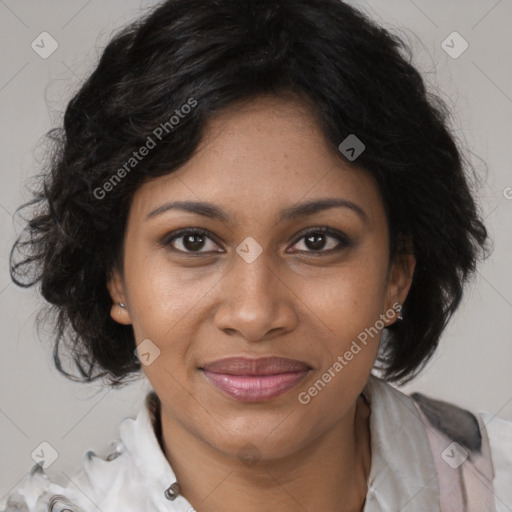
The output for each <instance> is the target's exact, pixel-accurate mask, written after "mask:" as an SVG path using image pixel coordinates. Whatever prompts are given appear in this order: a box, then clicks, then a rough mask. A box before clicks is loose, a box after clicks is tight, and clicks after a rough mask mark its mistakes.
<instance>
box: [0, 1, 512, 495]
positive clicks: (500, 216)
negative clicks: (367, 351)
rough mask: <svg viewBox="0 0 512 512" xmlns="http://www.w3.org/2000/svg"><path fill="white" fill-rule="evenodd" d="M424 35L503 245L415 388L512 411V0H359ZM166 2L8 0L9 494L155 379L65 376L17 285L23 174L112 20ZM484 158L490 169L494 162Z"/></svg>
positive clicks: (65, 466)
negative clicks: (456, 37)
mask: <svg viewBox="0 0 512 512" xmlns="http://www.w3.org/2000/svg"><path fill="white" fill-rule="evenodd" d="M350 3H352V4H355V5H358V6H360V7H362V9H363V10H365V11H366V12H367V13H369V14H370V16H372V17H373V18H375V19H377V20H379V21H380V23H382V24H383V25H385V26H386V27H387V28H391V29H393V30H394V31H399V34H400V35H402V36H403V37H405V38H406V39H407V40H408V41H409V43H410V44H411V45H412V48H413V51H414V56H415V63H416V65H417V66H418V67H419V68H420V70H421V71H422V73H423V75H424V76H425V77H426V80H427V82H428V83H429V84H430V85H432V86H434V87H439V88H440V90H441V91H442V93H441V94H442V97H443V98H444V99H445V100H447V101H448V102H449V105H450V106H451V108H452V110H453V111H454V115H453V128H454V130H455V132H456V133H457V135H458V136H459V137H460V138H461V139H462V141H463V143H465V144H466V145H468V146H469V147H470V148H471V150H472V152H473V153H474V163H475V165H477V167H478V169H479V170H480V173H481V175H482V176H483V178H484V179H483V183H484V185H483V186H482V187H481V188H480V189H479V191H478V194H479V198H480V204H481V207H482V211H483V216H484V217H485V221H486V224H487V226H488V229H489V231H490V233H491V236H492V238H493V239H494V242H495V249H494V253H493V255H492V256H491V258H490V259H488V260H487V261H486V262H485V263H484V264H482V265H481V266H480V267H479V271H478V273H477V275H476V279H475V280H474V282H473V284H472V285H471V286H470V287H469V288H468V290H467V293H466V295H465V298H464V301H463V304H462V306H461V307H460V309H459V311H458V312H457V314H456V316H455V317H454V319H453V320H452V322H451V324H450V325H449V327H448V329H447V330H446V331H445V334H444V337H443V339H442V343H441V346H440V348H439V349H438V352H437V353H436V355H435V357H434V359H433V361H432V362H431V363H430V364H429V366H428V368H427V370H426V371H425V372H424V373H423V374H422V375H421V376H420V377H418V378H417V379H416V380H414V381H413V382H412V383H410V384H409V385H407V386H405V387H404V388H403V390H404V391H406V392H412V391H414V390H418V391H423V392H424V393H427V394H429V395H430V396H434V397H438V398H442V399H445V400H449V401H452V402H455V403H458V404H459V405H461V406H464V407H468V408H470V409H472V410H475V411H476V410H485V411H488V412H491V413H492V414H498V415H499V416H501V417H503V418H506V419H509V420H512V372H511V371H510V363H511V361H512V342H511V341H512V340H511V334H510V330H511V326H512V322H511V319H512V272H510V262H511V256H512V234H511V233H512V231H511V230H512V223H511V221H512V172H511V165H512V164H511V162H512V141H511V127H512V59H511V58H510V52H511V50H512V44H511V43H512V32H511V31H510V20H511V19H512V2H511V1H510V0H500V1H496V0H478V1H477V0H472V1H468V0H451V1H448V2H447V1H440V0H437V1H432V0H428V1H427V0H414V1H413V0H380V1H377V0H373V1H369V2H355V1H352V2H350ZM154 4H155V2H151V1H146V2H141V1H136V0H122V1H121V0H108V1H102V2H100V1H99V0H89V1H84V0H66V1H64V0H60V1H57V0H53V1H49V0H46V1H43V0H38V1H36V0H21V1H14V0H0V42H1V48H2V53H1V56H2V57H1V66H0V111H1V123H0V130H1V133H0V140H1V144H2V160H1V188H0V230H1V233H2V244H1V248H0V251H1V252H0V258H1V261H2V262H3V263H2V265H1V267H0V304H1V306H0V307H1V309H0V314H1V325H2V327H3V329H2V330H3V335H2V345H1V347H2V352H1V355H2V357H1V358H0V468H1V469H0V500H1V499H2V497H3V496H4V495H5V494H6V493H7V492H8V491H9V490H10V489H11V488H12V487H14V486H15V485H16V484H17V483H18V482H19V481H20V479H21V478H23V477H24V475H25V474H26V473H27V471H28V470H29V469H30V468H31V467H32V466H33V465H34V461H33V460H32V459H31V457H30V454H31V452H32V451H33V450H34V449H35V448H36V447H37V446H38V445H39V443H40V442H41V441H47V442H49V443H50V444H51V445H52V446H53V447H54V448H55V449H56V450H57V452H58V454H59V457H58V459H57V460H56V461H55V462H54V463H53V464H52V465H51V466H50V467H49V468H48V469H47V470H46V472H47V473H48V474H49V475H50V476H51V477H52V478H54V479H55V480H56V481H57V482H58V483H60V484H61V485H66V484H67V483H68V478H69V477H72V474H73V471H74V470H75V469H76V468H77V466H78V465H79V464H80V463H81V460H82V457H83V456H84V454H85V452H86V451H87V450H88V449H92V450H93V451H95V452H96V453H99V454H101V453H104V450H106V449H108V445H109V443H110V441H112V440H113V439H115V438H116V437H117V434H118V423H119V421H120V420H121V419H122V418H124V417H125V416H133V415H135V414H136V413H137V411H138V410H139V409H140V407H141V406H142V400H143V397H144V395H145V393H146V391H147V390H148V389H150V387H149V384H148V383H147V381H146V380H145V379H144V378H143V377H142V378H141V379H140V381H139V382H138V383H136V384H133V385H130V386H129V387H128V388H126V389H124V390H121V391H109V390H108V389H104V388H102V387H101V386H100V385H93V386H85V385H79V384H75V383H73V382H71V381H68V380H66V379H65V378H64V377H63V376H61V375H60V374H59V373H58V372H57V371H56V370H55V369H54V368H53V363H52V358H51V337H50V336H49V330H48V331H47V332H44V331H43V333H42V335H41V337H38V336H37V334H36V332H35V328H34V320H35V313H36V311H37V308H38V305H39V304H40V299H39V298H38V297H37V294H36V292H35V291H33V290H29V291H27V290H22V289H19V288H18V287H16V286H15V285H14V284H12V283H10V278H9V273H8V265H7V257H8V251H9V248H10V245H11V243H12V241H13V240H14V233H15V229H19V226H17V225H16V224H15V223H14V221H13V219H12V214H13V212H14V210H15V209H16V207H17V206H19V205H20V204H21V203H22V202H24V201H26V200H27V199H28V197H29V196H28V194H27V192H26V191H25V190H24V184H25V183H26V180H27V178H28V177H29V176H31V175H33V174H35V173H36V172H37V170H38V158H40V156H41V147H40V142H41V136H42V135H43V134H44V133H45V132H46V131H47V130H48V129H50V128H51V127H53V126H55V125H56V124H58V123H59V121H60V115H61V111H62V110H63V109H64V107H65V103H66V100H68V99H69V98H70V97H71V95H72V94H73V92H74V91H75V90H76V89H77V87H78V86H79V84H80V82H81V80H82V79H83V78H84V77H86V76H87V74H88V73H89V72H90V71H91V69H92V67H93V66H94V64H95V63H96V62H97V59H98V57H99V55H100V53H101V50H102V48H103V47H104V46H105V44H106V42H107V41H108V39H109V38H110V36H111V34H112V31H113V30H114V29H116V28H118V27H120V26H122V25H124V24H125V23H126V22H128V21H130V20H132V19H134V18H136V17H137V16H138V15H139V14H140V13H141V8H142V9H146V8H149V7H150V6H151V5H154ZM43 31H46V32H49V33H50V34H51V35H52V37H53V38H55V40H57V42H58V44H59V47H58V49H57V50H56V51H55V52H54V53H53V54H52V55H51V56H50V57H49V58H47V59H42V58H41V57H40V56H39V55H38V54H36V53H35V51H34V50H33V49H32V48H31V43H32V41H33V40H34V39H35V38H36V37H37V36H38V35H39V34H40V33H41V32H43ZM453 31H457V32H459V33H460V34H461V35H462V36H463V37H464V39H465V40H467V42H468V43H469V48H468V49H467V50H466V51H465V52H464V53H463V54H462V55H461V56H460V57H458V58H457V59H453V58H451V57H450V56H448V55H447V53H446V52H445V51H444V50H443V49H442V47H441V43H442V41H443V40H445V39H446V37H447V36H448V35H449V34H451V33H452V32H453ZM482 161H483V162H485V163H486V165H487V167H486V166H485V164H484V163H482Z"/></svg>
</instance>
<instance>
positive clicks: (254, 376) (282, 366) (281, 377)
mask: <svg viewBox="0 0 512 512" xmlns="http://www.w3.org/2000/svg"><path fill="white" fill-rule="evenodd" d="M200 369H201V370H202V371H203V373H204V375H205V376H206V377H207V378H208V380H209V381H210V382H211V383H212V384H213V385H214V386H215V387H216V388H218V389H219V390H221V391H223V392H224V393H226V394H227V395H229V396H231V397H232V398H235V399H236V400H239V401H241V402H261V401H263V400H270V399H272V398H275V397H277V396H279V395H281V394H283V393H285V392H286V391H289V390H290V389H292V388H294V387H295V386H296V385H297V384H298V383H299V382H300V381H301V380H302V379H303V378H304V377H305V376H306V374H307V373H308V372H309V370H310V369H311V367H310V366H308V365H307V364H306V363H303V362H302V361H297V360H295V359H286V358H283V357H262V358H259V359H250V358H246V357H231V358H227V359H221V360H219V361H214V362H212V363H208V364H205V365H204V366H203V367H201V368H200Z"/></svg>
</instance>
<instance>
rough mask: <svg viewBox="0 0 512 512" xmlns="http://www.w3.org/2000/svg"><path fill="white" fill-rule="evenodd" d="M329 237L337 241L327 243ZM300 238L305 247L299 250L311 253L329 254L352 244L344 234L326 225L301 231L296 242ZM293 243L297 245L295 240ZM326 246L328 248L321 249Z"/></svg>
mask: <svg viewBox="0 0 512 512" xmlns="http://www.w3.org/2000/svg"><path fill="white" fill-rule="evenodd" d="M329 239H331V240H333V239H334V240H336V241H337V242H338V243H337V244H336V243H334V244H333V242H332V241H331V243H328V240H329ZM301 240H304V243H303V247H305V249H299V250H301V251H302V250H304V251H305V252H309V253H313V254H331V253H334V252H338V251H341V250H342V249H345V248H347V247H350V246H351V245H352V241H351V240H350V239H349V238H348V237H347V236H346V235H344V234H343V233H341V232H339V231H336V230H335V229H331V228H328V227H319V228H314V229H311V230H309V231H307V232H306V233H303V234H302V237H301V238H299V239H298V242H300V241H301ZM295 245H297V242H295V244H294V246H295ZM298 245H300V244H298ZM326 248H327V249H328V250H322V249H326Z"/></svg>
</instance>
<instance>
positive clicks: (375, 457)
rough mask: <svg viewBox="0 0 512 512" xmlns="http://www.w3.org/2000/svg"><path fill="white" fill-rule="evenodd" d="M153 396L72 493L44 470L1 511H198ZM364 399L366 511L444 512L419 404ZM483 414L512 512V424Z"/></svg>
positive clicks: (498, 505)
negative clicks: (172, 458) (182, 482)
mask: <svg viewBox="0 0 512 512" xmlns="http://www.w3.org/2000/svg"><path fill="white" fill-rule="evenodd" d="M151 394H152V393H149V394H148V395H147V398H146V402H145V405H144V407H143V408H142V409H141V410H140V412H139V413H138V414H137V417H136V418H125V419H123V420H122V421H121V423H120V426H119V439H118V440H116V441H114V443H113V444H115V450H114V452H113V453H111V454H110V456H108V457H105V458H102V457H99V456H97V455H95V454H94V452H92V451H89V452H87V453H86V455H85V456H84V458H83V462H82V467H81V468H80V469H79V471H78V472H77V473H76V474H75V475H74V476H72V477H71V482H70V483H69V484H68V485H67V486H66V487H61V486H60V485H58V484H56V483H55V482H52V481H51V480H50V479H49V478H48V476H47V475H46V474H45V473H44V470H43V469H42V468H41V467H40V466H39V465H37V464H36V465H35V466H34V467H33V468H32V470H31V472H30V473H29V474H27V476H26V477H25V478H24V479H23V480H22V481H21V482H20V484H19V485H18V486H17V487H16V489H15V490H13V491H12V492H11V493H10V495H9V496H7V497H6V498H4V499H3V500H2V502H0V511H1V512H11V511H25V512H64V511H70V510H71V511H73V512H89V511H91V512H92V511H98V510H100V511H101V512H120V511H122V512H130V511H134V512H135V511H137V512H150V511H158V512H169V511H171V512H193V511H194V508H193V507H192V505H191V504H190V503H189V502H188V500H187V499H186V498H184V497H183V496H181V495H179V494H178V495H177V497H175V499H174V500H170V499H168V498H167V497H166V495H165V491H166V489H168V488H169V487H170V486H171V484H173V483H175V482H176V476H175V474H174V472H173V470H172V468H171V466H170V464H169V462H168V461H167V459H166V457H165V455H164V453H163V452H162V449H161V448H160V444H159V441H158V438H157V435H156V433H155V430H154V428H153V423H152V422H153V418H154V413H153V408H154V399H153V400H150V395H151ZM363 394H364V396H365V397H366V399H367V401H368V402H369V403H370V407H371V414H370V431H371V450H372V461H371V470H370V475H369V478H368V493H367V497H366V503H365V506H364V510H363V512H397V511H401V512H443V509H442V508H441V506H440V504H439V499H440V498H439V496H440V490H439V489H440V488H439V481H438V478H437V474H436V467H435V465H434V461H433V457H432V452H431V449H430V447H429V442H428V437H427V434H426V431H425V428H424V426H423V423H422V422H421V419H420V415H419V413H418V411H417V409H416V407H415V406H414V402H413V399H412V398H411V397H410V396H408V395H406V394H404V393H402V392H401V391H399V390H398V389H395V388H394V387H392V386H391V385H390V384H388V383H386V382H385V381H383V380H381V379H379V378H378V377H376V376H374V375H371V376H370V379H369V381H368V383H367V385H366V387H365V389H364V391H363ZM155 396H156V395H155ZM477 414H479V415H480V418H481V419H482V421H483V422H484V424H486V430H487V434H488V437H489V442H490V448H491V454H492V465H493V466H494V475H495V476H494V481H493V485H494V505H495V512H512V422H510V421H506V420H504V419H501V418H497V417H495V418H493V417H492V415H490V414H488V413H487V412H479V413H477ZM68 500H69V501H68ZM15 504H18V506H17V507H16V505H15ZM468 510H473V509H471V508H469V509H468ZM228 512H229V511H228ZM461 512H462V511H461ZM478 512H486V511H483V510H479V511H478Z"/></svg>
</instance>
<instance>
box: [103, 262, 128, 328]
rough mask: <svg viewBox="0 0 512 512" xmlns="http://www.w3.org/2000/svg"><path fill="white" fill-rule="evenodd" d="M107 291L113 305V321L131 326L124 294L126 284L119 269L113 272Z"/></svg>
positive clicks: (111, 309)
mask: <svg viewBox="0 0 512 512" xmlns="http://www.w3.org/2000/svg"><path fill="white" fill-rule="evenodd" d="M107 289H108V291H109V294H110V298H111V299H112V303H113V304H112V306H111V308H110V316H111V318H112V320H115V321H116V322H118V323H120V324H123V325H130V324H131V323H132V322H131V318H130V313H129V311H128V307H127V306H126V304H127V301H126V297H125V293H124V282H123V279H122V277H121V274H120V272H119V271H118V270H117V269H114V270H113V271H112V272H111V274H110V277H109V279H108V281H107Z"/></svg>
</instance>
